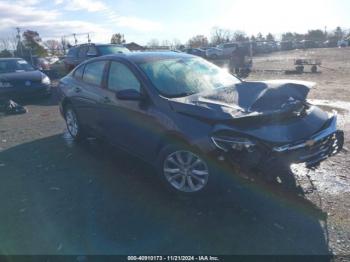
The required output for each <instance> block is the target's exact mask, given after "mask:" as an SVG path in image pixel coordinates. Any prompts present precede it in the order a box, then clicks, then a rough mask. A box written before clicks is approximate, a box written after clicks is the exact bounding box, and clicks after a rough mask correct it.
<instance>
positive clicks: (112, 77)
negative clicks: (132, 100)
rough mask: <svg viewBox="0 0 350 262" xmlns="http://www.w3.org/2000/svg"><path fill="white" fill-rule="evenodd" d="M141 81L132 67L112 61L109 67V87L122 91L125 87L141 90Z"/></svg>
mask: <svg viewBox="0 0 350 262" xmlns="http://www.w3.org/2000/svg"><path fill="white" fill-rule="evenodd" d="M140 86H141V85H140V82H139V80H137V78H136V76H135V75H134V73H133V72H131V71H130V69H129V68H128V67H127V66H125V65H123V64H121V63H118V62H112V63H111V67H110V69H109V76H108V89H109V90H112V91H120V90H124V89H134V90H136V91H140Z"/></svg>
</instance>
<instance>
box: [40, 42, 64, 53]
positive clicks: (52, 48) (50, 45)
mask: <svg viewBox="0 0 350 262" xmlns="http://www.w3.org/2000/svg"><path fill="white" fill-rule="evenodd" d="M44 45H45V46H46V47H47V49H48V50H49V52H50V53H51V54H52V55H58V54H59V53H60V50H61V49H62V48H61V44H60V42H59V41H57V40H54V39H50V40H46V41H45V42H44Z"/></svg>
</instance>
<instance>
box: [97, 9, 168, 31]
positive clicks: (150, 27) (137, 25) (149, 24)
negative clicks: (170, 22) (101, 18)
mask: <svg viewBox="0 0 350 262" xmlns="http://www.w3.org/2000/svg"><path fill="white" fill-rule="evenodd" d="M104 13H105V14H106V16H107V17H108V18H109V20H110V21H111V22H112V24H113V25H117V26H119V27H122V28H128V29H132V30H135V31H141V32H151V31H162V30H163V29H164V27H163V25H162V24H160V23H158V22H155V21H152V20H149V19H143V18H139V17H135V16H123V15H118V13H116V12H115V11H113V10H111V9H108V10H105V11H104Z"/></svg>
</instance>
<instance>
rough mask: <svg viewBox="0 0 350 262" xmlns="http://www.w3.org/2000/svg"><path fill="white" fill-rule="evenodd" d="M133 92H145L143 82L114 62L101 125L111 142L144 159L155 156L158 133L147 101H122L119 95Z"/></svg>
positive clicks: (124, 66)
mask: <svg viewBox="0 0 350 262" xmlns="http://www.w3.org/2000/svg"><path fill="white" fill-rule="evenodd" d="M125 89H133V90H135V91H137V92H139V93H142V92H143V90H142V87H141V82H140V81H139V80H138V78H137V77H136V75H135V74H134V72H133V71H132V70H131V69H130V68H129V67H128V66H127V65H126V64H123V63H121V62H117V61H111V63H110V67H109V72H108V74H107V83H106V89H104V90H103V92H104V98H103V99H102V100H101V104H100V107H101V108H103V110H102V112H103V113H101V115H103V117H101V118H100V122H99V126H100V128H101V129H102V131H103V132H104V133H105V134H106V136H107V138H108V140H109V141H112V142H113V143H114V144H117V145H119V146H121V147H122V148H124V149H126V150H128V151H131V152H132V153H134V154H136V155H139V156H140V157H143V158H148V157H153V156H152V153H154V152H155V148H156V146H157V143H156V140H157V139H158V138H159V134H157V132H156V131H155V129H156V128H155V127H156V126H157V123H156V121H154V117H152V114H150V112H152V110H153V109H152V108H153V106H152V104H151V102H150V101H147V100H121V99H118V98H117V96H116V93H117V92H118V91H121V90H125Z"/></svg>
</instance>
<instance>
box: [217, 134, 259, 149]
mask: <svg viewBox="0 0 350 262" xmlns="http://www.w3.org/2000/svg"><path fill="white" fill-rule="evenodd" d="M211 140H212V141H213V143H214V145H215V146H216V147H217V148H219V149H221V150H224V151H225V152H228V151H229V150H239V151H240V150H243V149H248V150H250V149H251V148H252V147H254V146H255V143H254V142H252V141H250V140H249V139H247V138H240V137H216V136H212V137H211Z"/></svg>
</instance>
